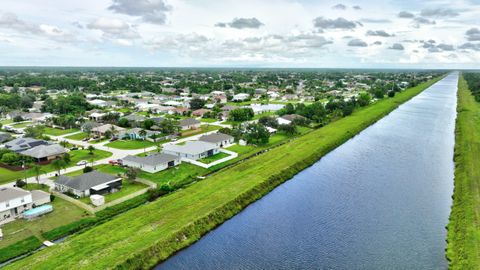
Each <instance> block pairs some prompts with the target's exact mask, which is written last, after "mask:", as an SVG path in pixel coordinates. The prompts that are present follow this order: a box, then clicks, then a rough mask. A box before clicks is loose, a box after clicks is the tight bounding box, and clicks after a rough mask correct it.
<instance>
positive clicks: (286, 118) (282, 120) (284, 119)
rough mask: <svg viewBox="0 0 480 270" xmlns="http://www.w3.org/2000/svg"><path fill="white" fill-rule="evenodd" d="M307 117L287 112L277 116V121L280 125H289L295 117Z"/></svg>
mask: <svg viewBox="0 0 480 270" xmlns="http://www.w3.org/2000/svg"><path fill="white" fill-rule="evenodd" d="M304 118H305V117H303V116H301V115H298V114H286V115H283V116H280V117H278V118H277V122H278V124H279V125H289V124H291V123H292V122H293V121H294V120H295V119H304Z"/></svg>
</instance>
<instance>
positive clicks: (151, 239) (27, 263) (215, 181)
mask: <svg viewBox="0 0 480 270" xmlns="http://www.w3.org/2000/svg"><path fill="white" fill-rule="evenodd" d="M436 81H437V80H433V81H430V82H428V83H425V84H422V85H419V86H417V87H415V88H411V89H408V90H406V91H404V92H402V93H399V94H398V95H396V96H395V97H394V98H390V99H385V100H382V101H379V102H378V103H376V104H374V105H372V106H368V107H365V108H363V109H361V110H358V111H356V112H354V113H353V114H352V115H351V116H348V117H346V118H343V119H341V120H338V121H336V122H334V123H332V124H329V125H327V126H325V127H323V128H320V129H318V130H315V131H313V132H310V133H309V134H307V135H305V136H303V137H300V138H298V139H296V140H293V141H292V142H290V143H287V144H285V145H283V146H280V147H278V148H275V149H273V150H271V151H269V152H268V153H265V154H263V155H260V156H258V157H255V158H252V159H250V160H248V161H246V162H244V163H241V164H238V165H237V166H234V167H232V168H229V169H228V170H225V171H221V172H219V173H218V174H216V175H213V176H212V177H211V178H210V179H208V180H207V181H201V182H199V183H197V184H195V185H193V186H191V187H189V188H186V189H184V190H181V191H178V192H175V193H173V194H171V195H169V196H165V197H163V198H160V199H159V200H157V201H155V202H152V203H150V204H148V205H145V206H141V207H138V208H136V209H133V210H131V211H129V212H127V213H125V214H123V215H121V216H119V217H117V218H115V219H113V220H111V221H108V222H106V223H104V224H102V225H99V226H97V227H95V228H93V229H91V230H88V231H86V232H84V233H82V234H79V235H76V236H74V237H72V238H71V239H68V240H66V241H65V242H64V243H62V244H61V245H58V246H54V247H52V248H49V249H46V250H44V251H41V252H38V253H36V254H34V255H33V256H31V257H28V258H25V259H23V260H21V261H18V262H16V263H14V264H12V265H9V266H7V267H6V269H22V268H24V267H30V268H31V269H36V268H37V269H41V268H46V267H48V268H50V269H54V268H78V267H79V266H80V267H81V268H84V269H98V268H116V267H120V268H148V267H152V266H154V265H155V264H156V263H158V262H159V261H162V260H165V259H166V258H168V257H169V256H170V255H171V254H173V253H174V252H175V251H178V250H179V249H181V248H184V247H186V246H188V245H190V244H191V243H193V242H195V241H197V240H198V239H199V238H200V237H201V236H202V235H203V234H205V233H206V232H208V231H210V230H211V229H213V228H215V227H216V226H218V225H219V224H221V223H222V222H224V221H225V220H226V219H228V218H230V217H231V216H233V215H234V214H236V213H238V212H239V211H241V210H242V209H243V208H244V207H245V206H247V205H248V204H250V203H252V202H253V201H255V200H257V199H259V198H261V197H262V196H263V195H264V194H266V193H268V192H269V191H270V190H272V189H273V188H274V187H276V186H277V185H279V184H281V183H282V182H284V181H286V180H288V179H290V178H291V177H292V176H293V175H295V174H296V173H298V172H300V171H301V170H303V169H304V168H306V167H308V166H310V165H311V164H312V163H314V162H316V161H317V160H318V159H319V158H321V157H322V156H324V155H325V154H326V153H328V152H330V151H331V150H332V149H334V148H336V147H337V146H339V145H341V144H342V143H344V142H345V141H347V140H348V139H350V138H351V137H353V136H354V135H356V134H357V133H359V132H360V131H362V130H363V129H365V128H367V127H368V126H370V125H371V124H373V123H375V122H376V121H378V120H379V119H381V118H382V117H384V116H385V115H387V114H388V113H390V112H391V111H393V110H394V109H395V108H397V107H398V106H399V105H400V104H402V103H404V102H406V101H407V100H409V99H411V98H412V97H414V96H416V95H417V94H419V93H420V92H422V91H423V90H424V89H426V88H427V87H429V86H430V85H432V84H433V83H434V82H436Z"/></svg>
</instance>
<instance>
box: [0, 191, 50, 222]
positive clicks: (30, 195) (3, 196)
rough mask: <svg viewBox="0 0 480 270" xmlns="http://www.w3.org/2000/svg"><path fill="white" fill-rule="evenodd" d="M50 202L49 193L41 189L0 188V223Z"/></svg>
mask: <svg viewBox="0 0 480 270" xmlns="http://www.w3.org/2000/svg"><path fill="white" fill-rule="evenodd" d="M49 202H50V194H49V193H46V192H43V191H41V190H33V191H31V192H30V191H26V190H23V189H20V188H16V187H3V188H0V225H2V224H5V223H8V222H10V221H13V220H14V219H15V218H16V217H19V216H21V215H22V213H23V212H25V211H26V210H30V209H31V208H32V207H37V206H40V205H43V204H46V203H49Z"/></svg>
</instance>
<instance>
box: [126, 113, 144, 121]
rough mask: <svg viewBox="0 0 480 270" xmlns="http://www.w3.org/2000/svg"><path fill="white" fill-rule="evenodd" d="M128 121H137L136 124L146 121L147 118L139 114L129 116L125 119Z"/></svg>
mask: <svg viewBox="0 0 480 270" xmlns="http://www.w3.org/2000/svg"><path fill="white" fill-rule="evenodd" d="M124 118H125V119H127V120H128V121H135V122H142V121H145V116H143V115H138V114H129V115H127V116H125V117H124Z"/></svg>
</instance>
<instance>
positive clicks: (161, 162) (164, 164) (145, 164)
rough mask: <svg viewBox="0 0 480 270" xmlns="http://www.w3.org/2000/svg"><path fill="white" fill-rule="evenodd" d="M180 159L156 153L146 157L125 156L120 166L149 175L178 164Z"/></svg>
mask: <svg viewBox="0 0 480 270" xmlns="http://www.w3.org/2000/svg"><path fill="white" fill-rule="evenodd" d="M180 163H181V161H180V157H178V156H176V155H171V154H165V153H157V154H152V155H148V156H146V157H139V156H131V155H129V156H126V157H124V158H123V159H122V164H123V165H124V166H127V167H132V168H138V169H140V170H142V171H145V172H149V173H156V172H159V171H163V170H165V169H168V168H171V167H174V166H177V165H178V164H180Z"/></svg>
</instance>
